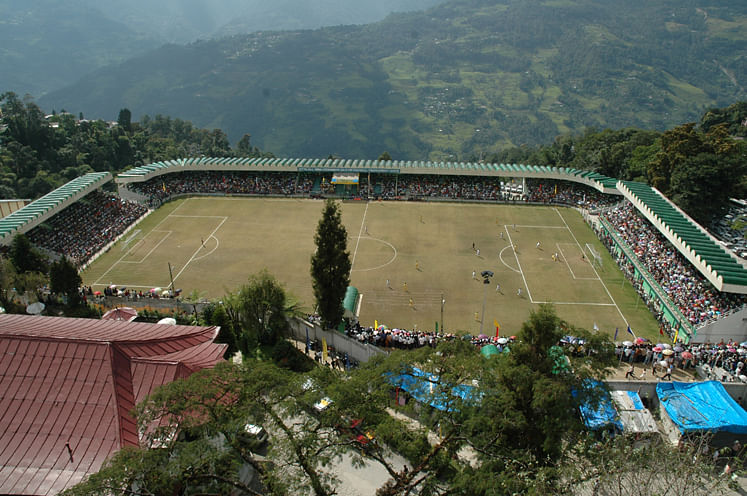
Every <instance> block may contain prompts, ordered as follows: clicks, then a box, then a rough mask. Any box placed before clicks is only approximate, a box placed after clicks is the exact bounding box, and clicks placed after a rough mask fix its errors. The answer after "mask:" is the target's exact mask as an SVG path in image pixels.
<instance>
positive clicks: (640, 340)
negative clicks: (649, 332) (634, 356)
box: [635, 338, 648, 344]
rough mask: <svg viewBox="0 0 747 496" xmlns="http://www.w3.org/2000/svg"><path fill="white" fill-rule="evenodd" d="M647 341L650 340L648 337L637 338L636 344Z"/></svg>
mask: <svg viewBox="0 0 747 496" xmlns="http://www.w3.org/2000/svg"><path fill="white" fill-rule="evenodd" d="M646 341H648V339H646V338H635V344H643V343H645V342H646Z"/></svg>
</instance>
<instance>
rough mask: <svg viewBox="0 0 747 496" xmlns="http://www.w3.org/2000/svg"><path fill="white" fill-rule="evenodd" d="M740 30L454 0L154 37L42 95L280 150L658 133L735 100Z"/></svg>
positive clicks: (740, 20)
mask: <svg viewBox="0 0 747 496" xmlns="http://www.w3.org/2000/svg"><path fill="white" fill-rule="evenodd" d="M745 32H746V31H745V29H744V12H743V9H740V8H739V7H738V6H737V5H736V4H734V3H731V4H724V5H711V4H708V5H706V4H703V5H695V4H691V3H686V4H682V3H681V2H677V1H676V0H662V1H659V2H638V3H635V4H622V3H619V2H617V3H616V2H594V1H592V0H569V1H560V2H534V1H532V2H528V1H519V0H498V1H490V2H486V1H484V0H459V1H451V2H443V3H441V4H439V5H437V6H435V7H433V8H431V9H429V10H427V11H424V12H409V13H402V14H395V15H391V16H389V17H388V18H387V19H385V20H384V21H381V22H378V23H375V24H370V25H364V26H337V27H329V28H324V29H319V30H314V31H288V32H271V31H267V30H265V29H263V30H261V32H252V33H250V34H242V35H237V36H232V37H228V38H222V39H219V40H212V41H207V42H201V43H194V44H192V45H189V46H186V47H177V46H164V47H162V48H160V49H158V50H156V51H154V52H152V53H150V54H149V56H148V57H143V58H141V59H138V60H136V61H133V62H132V63H131V64H127V65H123V66H117V67H112V68H110V69H107V70H106V71H101V72H99V73H97V74H95V75H92V76H90V77H88V78H86V81H85V82H81V83H80V84H78V85H76V86H73V87H70V88H68V89H66V90H64V91H60V92H58V93H56V94H50V95H48V96H45V97H44V98H43V100H42V101H43V102H54V101H66V102H73V104H74V105H76V106H77V107H80V108H86V109H91V111H92V112H94V113H95V114H96V115H111V114H113V113H114V112H116V110H117V107H113V105H115V104H113V103H112V102H121V101H128V102H132V103H131V105H132V106H133V108H139V109H148V108H155V107H156V106H158V108H159V109H163V110H162V111H164V112H168V113H169V114H171V115H180V116H185V118H188V119H190V120H191V121H193V122H195V123H196V124H197V125H200V126H209V125H210V126H211V125H214V123H220V125H221V126H222V127H223V129H224V130H225V131H226V133H227V135H228V136H229V137H230V139H231V140H232V141H237V140H239V139H240V138H241V137H242V136H243V135H244V134H245V133H246V130H247V129H250V130H252V133H253V134H252V139H253V141H254V142H255V143H257V144H259V145H260V146H261V147H262V148H264V149H273V150H282V152H283V155H284V156H301V157H321V156H327V155H329V154H330V153H333V154H336V155H339V156H343V157H369V158H370V157H377V156H378V155H379V154H380V153H381V150H382V148H385V149H387V150H388V151H389V152H390V154H391V155H392V156H394V157H398V158H400V159H404V160H416V159H424V158H425V159H431V160H450V161H453V160H457V161H460V160H465V159H467V158H468V157H471V156H476V157H480V156H484V155H490V154H494V153H500V151H501V150H502V149H504V148H507V147H510V146H519V147H520V146H523V145H527V146H535V145H537V144H540V143H548V142H550V141H551V140H552V139H553V138H554V137H555V136H557V135H558V134H564V133H569V132H570V133H573V134H579V133H582V132H583V131H584V129H586V128H588V127H595V128H598V129H602V128H613V129H624V128H629V127H638V128H645V129H651V130H656V129H666V128H669V127H672V126H675V125H678V124H680V123H682V122H689V121H695V120H697V119H698V118H699V117H700V115H701V113H702V112H703V109H706V108H712V107H717V106H723V105H729V104H731V103H733V102H736V101H738V100H740V99H742V100H743V99H744V97H745V93H744V88H743V85H740V81H744V80H745V79H747V76H746V75H745V64H744V61H743V58H742V57H741V47H742V46H743V45H744V42H745ZM237 75H240V77H238V76H237ZM90 86H95V87H96V88H97V91H95V92H94V91H90V90H89V89H88V88H90ZM196 93H199V95H200V98H199V99H195V98H194V95H195V94H196ZM226 95H231V97H230V98H227V97H226ZM737 114H738V112H736V113H734V116H732V115H731V114H729V116H728V117H727V118H728V119H729V120H730V122H732V121H733V120H734V117H736V116H737ZM268 123H271V125H268ZM478 130H479V131H478ZM540 165H545V164H540Z"/></svg>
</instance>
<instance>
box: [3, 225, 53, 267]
mask: <svg viewBox="0 0 747 496" xmlns="http://www.w3.org/2000/svg"><path fill="white" fill-rule="evenodd" d="M10 260H11V261H12V262H13V266H14V267H15V268H16V270H17V271H18V272H21V273H24V272H42V273H46V272H47V261H46V259H45V257H44V256H43V255H42V254H41V253H39V252H38V251H37V250H36V249H35V248H34V247H33V246H32V245H31V242H30V241H29V238H27V237H26V235H25V234H16V236H15V237H14V238H13V241H11V244H10Z"/></svg>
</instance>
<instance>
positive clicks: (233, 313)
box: [225, 270, 288, 355]
mask: <svg viewBox="0 0 747 496" xmlns="http://www.w3.org/2000/svg"><path fill="white" fill-rule="evenodd" d="M225 304H226V314H227V317H228V318H229V319H232V320H233V322H234V327H233V329H234V332H236V334H237V347H238V349H239V350H240V351H241V352H242V353H244V354H245V355H247V354H249V353H250V351H251V350H252V349H253V348H255V347H256V346H257V345H263V346H272V345H274V344H275V343H277V342H278V340H280V338H281V337H282V336H283V335H285V332H286V330H287V328H288V322H287V320H286V315H287V313H286V310H287V306H286V295H285V290H284V289H283V287H282V286H281V285H280V283H279V282H278V281H277V280H276V279H275V278H274V277H273V276H272V275H270V273H269V272H267V270H263V271H261V272H259V273H258V274H254V275H252V276H251V277H250V278H249V282H248V283H247V284H244V285H243V286H241V288H239V291H238V292H237V293H236V294H234V295H228V296H227V297H226V298H225Z"/></svg>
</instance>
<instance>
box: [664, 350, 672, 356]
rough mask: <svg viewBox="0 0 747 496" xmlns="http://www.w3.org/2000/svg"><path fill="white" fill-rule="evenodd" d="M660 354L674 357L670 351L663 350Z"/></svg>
mask: <svg viewBox="0 0 747 496" xmlns="http://www.w3.org/2000/svg"><path fill="white" fill-rule="evenodd" d="M661 353H662V355H664V356H669V355H674V351H672V350H664V351H662V352H661Z"/></svg>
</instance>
